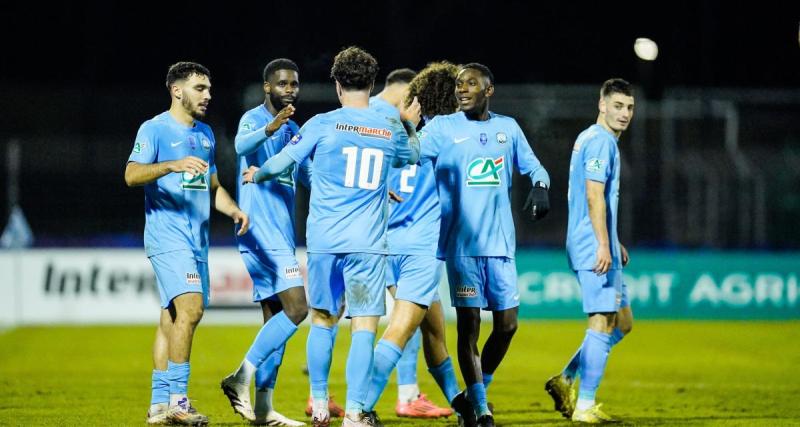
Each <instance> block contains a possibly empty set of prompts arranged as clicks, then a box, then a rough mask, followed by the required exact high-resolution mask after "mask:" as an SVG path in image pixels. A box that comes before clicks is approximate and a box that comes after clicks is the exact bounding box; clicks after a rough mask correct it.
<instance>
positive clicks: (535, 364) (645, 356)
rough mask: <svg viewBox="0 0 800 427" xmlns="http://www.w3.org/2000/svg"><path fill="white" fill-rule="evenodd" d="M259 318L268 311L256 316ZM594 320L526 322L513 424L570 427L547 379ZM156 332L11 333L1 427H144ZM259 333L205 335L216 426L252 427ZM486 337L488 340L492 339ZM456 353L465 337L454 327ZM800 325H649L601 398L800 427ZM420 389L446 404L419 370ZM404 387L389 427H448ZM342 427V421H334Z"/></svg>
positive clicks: (614, 356) (299, 351) (294, 411)
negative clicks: (233, 403) (248, 422)
mask: <svg viewBox="0 0 800 427" xmlns="http://www.w3.org/2000/svg"><path fill="white" fill-rule="evenodd" d="M253 317H254V318H257V317H258V314H257V313H256V312H255V311H254V313H253ZM584 329H585V326H584V323H583V322H578V321H529V322H522V323H521V324H520V328H519V331H518V333H517V335H516V337H515V338H514V342H513V343H512V346H511V350H510V352H509V354H508V356H507V357H506V360H505V361H504V363H503V365H501V367H500V369H499V370H498V371H497V372H496V374H495V379H494V382H493V383H492V385H491V387H490V388H489V400H490V401H492V402H493V403H494V404H495V407H496V413H495V416H496V421H497V423H498V425H502V426H530V425H537V426H538V425H569V424H571V423H569V422H568V421H565V420H563V419H562V418H561V417H560V415H559V414H557V413H556V412H554V411H552V403H551V401H550V399H549V397H548V396H547V394H546V393H545V392H544V391H543V384H544V382H545V380H546V379H547V378H548V377H549V376H550V375H553V374H554V373H556V372H558V370H559V369H561V367H562V366H563V365H564V363H565V362H566V361H567V358H568V357H570V356H571V355H572V353H573V351H574V350H575V348H576V347H577V346H578V344H579V343H580V341H581V339H582V336H583V331H584ZM154 330H155V327H154V326H153V327H139V326H135V327H24V328H17V329H11V330H5V331H2V332H0V425H20V426H30V425H76V426H77V425H144V415H145V412H146V410H147V406H148V404H149V388H150V369H151V361H150V351H151V350H150V349H151V345H152V338H153V333H154ZM257 330H258V327H257V326H241V327H231V326H210V325H202V324H201V325H200V327H199V329H198V331H197V334H196V335H195V343H194V350H193V355H192V377H191V381H190V384H189V392H190V396H191V397H192V398H193V399H194V400H195V403H196V406H197V408H198V409H199V410H200V411H201V412H203V413H205V414H206V415H208V416H209V417H210V420H211V423H212V424H215V425H228V426H232V425H244V423H243V422H242V420H241V419H240V418H239V417H238V416H237V415H235V414H233V412H232V411H231V409H230V407H229V405H228V402H227V400H226V399H225V397H224V396H223V395H222V393H221V392H220V390H219V381H220V379H221V378H222V377H223V376H224V375H226V374H227V373H229V372H230V371H232V370H233V369H234V368H235V367H237V366H238V364H239V362H240V361H241V359H242V357H243V355H244V353H245V351H246V350H247V348H248V346H249V345H250V341H251V339H252V338H253V336H254V335H255V333H256V332H257ZM307 333H308V328H307V327H304V328H302V329H300V330H299V331H298V333H297V334H296V335H295V336H294V337H293V338H292V340H291V341H290V343H289V346H288V348H287V351H286V355H285V357H284V361H283V366H282V367H281V371H280V375H279V377H278V389H277V391H276V396H275V404H276V408H277V409H278V410H279V411H281V412H282V413H284V414H285V415H287V416H289V417H291V418H295V419H301V420H305V421H308V419H307V418H306V417H305V416H304V414H303V412H302V411H303V408H304V405H305V401H306V396H307V393H308V380H307V377H305V376H304V375H302V373H301V366H302V365H303V363H304V361H305V340H306V335H307ZM487 333H488V330H484V331H483V335H482V337H483V338H485V337H486V335H487ZM349 341H350V337H349V333H348V332H347V331H341V332H340V334H339V337H338V341H337V345H336V352H335V355H334V362H333V367H332V371H331V378H330V384H331V391H332V393H333V394H334V395H335V398H336V400H337V401H339V402H341V403H344V400H345V382H344V362H345V358H346V352H347V345H348V343H349ZM448 345H449V349H450V350H451V352H453V351H454V348H455V328H454V327H453V326H450V327H449V329H448ZM798 369H800V322H797V321H792V322H730V321H728V322H684V321H638V322H637V323H636V324H635V326H634V330H633V333H632V334H631V335H630V336H628V337H627V338H626V339H625V340H624V341H622V343H621V344H620V345H619V346H618V347H616V348H615V349H614V350H613V351H612V353H611V357H610V359H609V365H608V368H607V371H606V376H605V378H604V379H603V382H602V385H601V388H600V391H599V393H598V400H599V401H601V402H604V408H605V409H606V410H607V411H608V412H609V413H610V414H612V415H614V416H617V417H619V418H620V419H622V420H623V421H624V423H625V424H627V425H741V426H753V425H763V426H774V425H800V384H798V382H797V379H796V378H797V377H796V375H797V372H798ZM419 381H420V384H421V387H422V390H423V391H424V392H426V393H428V395H429V396H430V397H431V399H432V400H434V401H435V402H437V403H438V404H442V403H443V400H444V399H443V398H442V396H441V393H440V392H439V391H438V388H437V387H436V385H435V383H434V382H433V379H432V378H431V377H430V375H429V374H428V373H427V372H426V371H425V368H424V362H423V361H422V359H420V372H419ZM396 397H397V392H396V386H395V384H394V378H393V379H392V381H391V382H390V384H389V386H388V387H387V390H386V392H385V393H384V396H383V398H382V401H381V403H380V404H379V406H378V408H377V409H378V412H379V414H381V416H382V418H383V421H384V423H385V424H387V425H398V426H400V425H416V426H426V425H432V426H444V425H454V424H455V419H454V418H452V417H451V418H450V419H448V420H444V419H442V420H438V421H422V420H413V421H409V420H407V419H401V418H397V417H395V416H394V410H393V408H394V401H395V399H396ZM336 425H338V423H337V424H336Z"/></svg>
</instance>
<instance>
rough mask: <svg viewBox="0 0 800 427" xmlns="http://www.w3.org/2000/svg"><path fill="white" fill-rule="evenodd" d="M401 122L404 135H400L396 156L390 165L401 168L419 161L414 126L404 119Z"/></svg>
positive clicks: (418, 149) (417, 140)
mask: <svg viewBox="0 0 800 427" xmlns="http://www.w3.org/2000/svg"><path fill="white" fill-rule="evenodd" d="M402 124H403V130H404V131H405V136H403V135H401V138H400V139H401V142H400V143H399V144H398V150H397V156H396V157H395V158H394V160H393V161H392V166H393V167H396V168H401V167H403V166H406V165H415V164H417V162H419V151H420V148H419V138H418V137H417V129H416V126H414V124H413V123H411V122H409V121H406V120H403V121H402ZM403 140H405V141H403Z"/></svg>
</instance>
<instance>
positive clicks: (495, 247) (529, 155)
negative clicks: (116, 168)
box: [125, 47, 633, 426]
mask: <svg viewBox="0 0 800 427" xmlns="http://www.w3.org/2000/svg"><path fill="white" fill-rule="evenodd" d="M377 73H378V63H377V61H376V60H375V58H374V57H373V56H372V55H370V54H369V53H367V52H366V51H364V50H362V49H360V48H357V47H349V48H346V49H344V50H342V51H341V52H339V53H338V54H337V55H336V57H335V58H334V61H333V66H332V68H331V77H332V78H333V80H334V81H335V84H336V93H337V96H338V98H339V101H340V103H341V108H338V109H336V110H333V111H330V112H327V113H324V114H318V115H316V116H314V117H313V118H311V119H310V120H308V121H307V122H306V123H305V124H304V125H303V126H302V127H299V126H298V125H297V124H296V123H295V122H294V121H293V120H292V119H291V118H292V116H293V115H294V113H295V109H296V104H297V101H298V99H299V98H298V95H299V90H300V79H299V68H298V67H297V65H296V64H295V63H294V62H292V61H291V60H288V59H276V60H273V61H271V62H270V63H269V64H268V65H267V66H266V67H265V69H264V73H263V81H264V85H263V88H264V92H265V99H264V103H263V104H261V105H259V106H257V107H255V108H253V109H251V110H249V111H247V112H246V113H245V114H244V115H243V116H242V118H241V120H240V122H239V126H238V131H237V134H236V138H235V149H236V154H237V156H238V169H239V170H238V175H239V181H238V183H237V191H236V193H237V194H236V197H235V198H234V197H232V196H231V194H230V193H228V191H226V190H225V188H224V187H223V186H221V185H220V183H219V179H218V177H217V168H216V165H215V146H216V142H215V139H214V134H213V133H212V131H211V129H210V128H209V126H208V125H206V124H204V123H203V122H201V121H200V119H202V118H203V117H204V116H205V112H206V109H207V107H208V104H209V101H210V99H211V81H210V72H209V71H208V69H206V68H205V67H203V66H202V65H200V64H197V63H192V62H179V63H177V64H174V65H173V66H171V67H170V69H169V71H168V74H167V88H168V90H169V92H170V96H171V106H170V109H169V110H168V111H166V112H163V113H161V114H159V115H158V116H156V117H154V118H153V119H150V120H148V121H146V122H145V123H144V124H143V125H142V126H141V127H140V129H139V132H138V134H137V136H136V141H135V144H134V147H133V150H132V153H131V155H130V157H129V159H128V164H127V167H126V170H125V180H126V183H127V184H128V185H129V186H144V192H145V213H146V225H145V236H144V237H145V249H146V253H147V256H148V258H149V259H150V262H151V264H152V266H153V269H154V271H155V273H156V278H157V283H158V288H159V293H160V299H161V308H162V310H161V318H160V322H159V326H158V330H157V333H156V338H155V344H154V347H153V364H154V369H153V372H152V394H151V405H150V409H149V410H148V413H147V422H148V424H177V425H206V424H208V417H206V416H204V415H202V414H201V413H199V412H198V411H197V410H196V409H195V408H194V407H193V406H192V405H191V403H190V400H189V398H188V393H187V384H188V380H189V375H190V364H189V359H190V354H191V346H192V337H193V334H194V330H195V328H196V326H197V324H198V323H199V321H200V319H201V318H202V315H203V311H204V308H205V307H207V306H208V304H209V299H210V292H209V276H208V246H209V233H208V228H209V214H210V208H211V206H212V201H213V206H214V207H215V208H216V209H217V210H218V211H219V212H221V213H223V214H225V215H227V216H228V217H230V218H231V219H233V221H234V223H235V224H236V225H235V228H236V229H235V232H236V235H237V239H238V246H239V251H240V253H241V256H242V259H243V261H244V264H245V266H246V268H247V270H248V272H249V274H250V277H251V278H252V280H253V300H254V301H255V302H258V303H260V305H261V308H262V312H263V318H264V325H263V326H262V328H261V329H260V331H259V332H258V334H257V335H256V337H255V338H254V340H253V342H252V345H251V346H250V349H249V350H248V351H247V353H246V354H245V355H244V357H243V360H242V363H241V365H239V366H238V367H237V368H236V369H235V370H234V371H233V372H232V373H231V374H230V375H228V376H226V377H225V378H223V379H222V381H221V388H222V392H223V393H224V395H225V396H226V397H227V399H228V400H229V401H230V404H231V406H232V407H233V410H234V411H235V412H236V413H238V414H239V415H241V416H242V417H243V418H244V419H245V420H247V421H249V422H250V423H251V424H254V425H272V426H298V425H304V423H303V422H299V421H295V420H292V419H289V418H287V417H285V416H284V415H282V414H280V413H279V412H277V411H276V410H275V408H274V406H273V393H274V390H275V385H276V379H277V375H278V370H279V367H280V365H281V363H282V360H283V356H284V349H285V344H286V342H287V341H288V340H289V339H290V338H291V337H292V335H293V334H294V333H295V332H296V331H297V328H298V325H299V324H300V323H301V322H303V321H304V320H305V319H306V318H307V317H308V315H309V312H310V314H311V329H310V332H309V335H308V341H307V344H306V351H307V354H306V363H307V367H308V376H309V381H310V396H309V400H308V405H307V408H306V414H307V415H308V416H309V417H310V420H311V424H312V425H314V426H329V425H330V423H331V419H332V418H334V417H341V418H342V425H343V426H380V425H382V423H381V421H380V418H379V417H378V414H377V412H376V411H375V406H376V404H377V402H378V401H379V399H380V397H381V395H382V393H383V390H384V388H385V387H386V385H387V383H388V381H389V376H390V375H391V373H392V372H393V371H394V370H395V367H397V371H398V400H397V405H396V407H395V411H396V413H397V415H398V416H404V417H413V418H438V417H449V416H451V415H453V414H455V415H456V416H457V420H458V424H459V425H464V426H494V425H495V424H494V415H493V411H494V407H493V405H492V404H490V403H489V400H488V397H487V390H488V388H489V386H490V384H491V382H492V380H493V375H494V373H495V371H496V370H497V368H498V367H499V365H500V364H501V362H502V360H503V358H504V357H505V355H506V352H507V351H508V348H509V346H510V344H511V340H512V337H513V335H514V333H515V331H516V329H517V317H518V308H519V292H518V290H517V272H516V265H515V261H514V256H515V246H516V238H515V228H514V221H513V217H512V208H511V197H510V194H511V191H510V190H511V183H512V175H513V172H514V170H517V171H518V172H519V173H520V174H521V175H524V176H526V177H527V178H525V181H526V183H525V185H526V186H527V181H528V179H529V180H530V188H531V189H530V191H529V194H528V198H527V200H526V202H525V205H524V207H523V210H524V215H523V217H524V219H525V220H530V221H536V220H538V219H541V218H542V217H544V216H545V215H546V214H547V213H548V211H549V208H550V207H549V196H548V191H549V188H550V177H549V175H548V173H547V171H546V170H545V168H544V166H543V165H542V164H541V163H540V161H539V159H538V158H537V157H536V155H535V154H534V152H533V150H532V148H531V145H530V143H529V142H528V141H527V139H526V138H525V135H524V133H523V131H522V129H521V128H520V126H519V125H518V124H517V122H516V121H515V120H514V119H513V118H511V117H507V116H503V115H500V114H496V113H494V112H492V111H490V110H489V100H490V98H491V96H492V95H493V94H494V90H495V87H494V76H493V75H492V72H491V71H490V70H489V68H488V67H486V66H484V65H482V64H479V63H469V64H466V65H454V64H451V63H448V62H436V63H431V64H429V65H428V66H427V67H426V68H425V69H423V70H422V71H420V72H419V73H415V72H414V71H412V70H410V69H401V70H395V71H393V72H392V73H390V74H389V76H388V77H387V79H386V85H385V87H384V89H383V91H382V92H380V93H379V94H378V95H376V96H372V97H371V96H370V94H371V92H372V89H373V87H374V83H375V78H376V75H377ZM598 107H599V115H598V118H597V122H596V124H594V125H592V126H590V127H589V128H588V129H586V130H585V131H584V132H582V133H581V134H580V135H579V136H578V138H577V140H576V142H575V145H574V146H573V153H572V160H571V164H570V178H569V193H568V200H569V225H568V230H567V251H568V255H569V257H568V260H569V264H570V267H571V268H572V269H573V270H574V271H575V273H576V275H577V277H578V281H579V283H580V285H581V289H582V295H583V309H584V312H585V313H586V314H587V316H588V326H589V327H588V329H587V331H586V335H585V339H584V341H583V342H582V343H581V345H580V347H579V348H578V350H577V352H576V353H575V355H574V356H573V357H572V358H571V360H570V361H569V363H568V364H567V365H566V367H565V368H564V370H563V371H562V372H561V373H559V374H558V375H556V376H554V377H552V378H550V379H549V380H548V381H547V382H546V384H545V390H546V391H547V392H548V393H549V394H550V396H551V397H552V398H553V400H554V402H555V408H556V410H557V411H559V412H560V413H561V414H562V415H563V416H565V417H566V418H568V419H571V420H573V421H576V422H585V423H602V422H608V421H613V419H612V418H611V417H610V416H608V415H607V414H605V413H604V412H603V411H602V410H601V408H600V406H601V404H599V403H596V402H595V393H596V391H597V389H598V387H599V384H600V380H601V379H602V376H603V372H604V370H605V365H606V361H607V359H608V355H609V352H610V349H611V347H612V346H614V345H615V344H617V343H618V342H619V341H620V340H621V339H622V338H623V337H624V336H625V334H627V333H628V332H629V331H630V330H631V327H632V321H633V316H632V312H631V309H630V306H629V304H628V299H627V290H626V287H625V285H624V283H623V279H622V268H623V266H624V265H626V264H627V262H628V254H627V251H626V249H625V247H624V246H622V245H621V244H620V242H619V239H618V237H617V231H616V230H617V201H618V196H619V181H620V176H619V174H620V158H619V151H618V148H617V142H618V139H619V137H620V135H621V133H622V132H623V131H624V130H625V129H626V128H627V127H628V125H629V123H630V120H631V119H632V116H633V95H632V89H631V86H630V84H629V83H627V82H625V81H624V80H621V79H611V80H608V81H606V82H605V83H604V84H603V87H602V88H601V93H600V101H599V104H598ZM298 182H299V183H300V184H302V185H303V186H305V187H307V188H308V189H309V190H310V195H311V196H310V201H309V215H308V222H307V227H306V247H307V253H308V265H307V272H308V277H307V279H308V281H307V283H308V288H307V289H305V288H304V285H303V278H302V276H301V269H300V266H299V264H298V262H297V259H296V257H295V235H294V227H295V213H294V206H295V189H296V185H297V183H298ZM445 268H446V271H447V280H448V282H449V288H450V300H451V304H452V306H453V307H454V308H455V310H456V316H457V332H458V341H457V357H458V362H459V367H460V371H461V379H462V380H463V385H461V384H460V383H459V380H458V378H457V375H456V371H455V368H454V364H453V361H452V359H451V356H450V354H449V352H448V349H447V346H446V344H445V322H444V312H443V307H442V303H441V301H440V299H439V294H438V287H439V282H440V279H441V277H442V272H443V269H445ZM387 290H388V291H389V292H390V293H391V295H392V297H393V298H394V306H393V309H392V311H391V313H389V322H388V326H387V328H386V330H385V332H384V334H383V335H382V337H380V339H378V340H377V343H376V342H375V341H376V336H375V335H376V332H377V326H378V321H379V319H380V317H381V316H384V315H386V314H387V313H386V307H385V298H386V291H387ZM481 310H487V311H491V312H492V331H491V334H490V335H489V337H488V339H487V341H486V343H485V344H484V346H483V348H482V349H480V350H479V349H478V338H479V332H480V323H481V316H480V314H481ZM343 316H346V317H347V318H349V319H350V328H351V342H350V346H349V353H348V357H347V361H346V382H347V396H346V402H345V406H344V408H341V407H340V406H338V405H337V404H336V403H335V402H334V401H333V400H332V399H331V396H330V395H329V391H328V377H329V372H330V367H331V361H332V352H333V346H334V342H335V340H336V336H337V331H338V326H337V325H338V323H339V320H340V319H341V318H342V317H343ZM420 348H421V349H422V351H423V354H424V360H425V362H426V364H427V366H428V371H429V372H430V374H431V375H432V376H433V378H434V379H435V381H436V384H437V385H438V386H439V388H440V390H441V392H442V395H443V397H444V399H445V400H446V402H447V405H446V407H439V406H437V405H435V404H434V403H433V402H431V401H430V400H428V398H427V396H426V395H425V394H424V393H422V392H421V391H420V389H419V386H418V385H417V381H416V371H417V367H416V360H417V355H418V352H419V351H420ZM253 377H255V389H256V393H255V401H254V402H251V396H250V383H251V380H252V379H253ZM578 379H579V380H578Z"/></svg>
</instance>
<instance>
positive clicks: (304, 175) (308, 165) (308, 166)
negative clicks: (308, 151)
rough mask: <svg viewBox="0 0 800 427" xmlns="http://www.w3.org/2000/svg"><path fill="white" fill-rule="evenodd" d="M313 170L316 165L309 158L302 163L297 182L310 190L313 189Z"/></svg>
mask: <svg viewBox="0 0 800 427" xmlns="http://www.w3.org/2000/svg"><path fill="white" fill-rule="evenodd" d="M313 168H314V165H313V163H312V162H311V159H310V158H307V159H305V160H304V161H303V162H302V163H300V167H299V168H298V170H297V180H298V181H300V183H301V184H303V186H304V187H306V188H308V189H309V190H310V189H311V174H312V173H313Z"/></svg>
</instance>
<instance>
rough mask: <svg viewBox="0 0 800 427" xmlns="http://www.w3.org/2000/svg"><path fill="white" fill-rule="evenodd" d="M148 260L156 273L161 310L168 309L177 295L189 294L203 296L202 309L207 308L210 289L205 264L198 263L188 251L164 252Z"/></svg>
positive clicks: (206, 264)
mask: <svg viewBox="0 0 800 427" xmlns="http://www.w3.org/2000/svg"><path fill="white" fill-rule="evenodd" d="M149 259H150V263H151V264H152V265H153V270H155V272H156V282H157V283H158V294H159V296H160V297H161V308H167V307H169V306H170V304H171V303H172V300H173V299H175V297H177V296H178V295H183V294H186V293H190V292H197V293H201V294H203V307H208V303H209V301H210V299H211V289H210V287H209V280H208V263H207V262H203V261H198V260H197V258H196V257H195V256H194V252H192V251H189V250H186V251H172V252H165V253H163V254H158V255H153V256H151V257H150V258H149Z"/></svg>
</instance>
